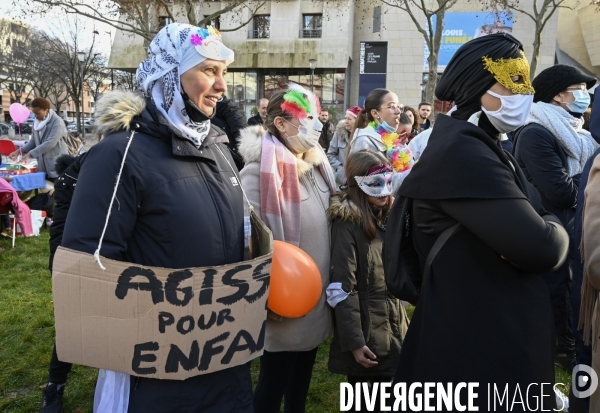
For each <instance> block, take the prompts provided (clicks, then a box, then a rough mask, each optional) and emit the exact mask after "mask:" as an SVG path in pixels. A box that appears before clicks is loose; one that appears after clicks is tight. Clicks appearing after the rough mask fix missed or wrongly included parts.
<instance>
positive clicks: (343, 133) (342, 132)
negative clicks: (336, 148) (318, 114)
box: [335, 119, 350, 142]
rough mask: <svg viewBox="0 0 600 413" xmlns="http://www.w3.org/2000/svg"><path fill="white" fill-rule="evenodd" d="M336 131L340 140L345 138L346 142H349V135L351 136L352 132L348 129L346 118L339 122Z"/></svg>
mask: <svg viewBox="0 0 600 413" xmlns="http://www.w3.org/2000/svg"><path fill="white" fill-rule="evenodd" d="M335 133H336V134H337V137H338V140H343V141H345V142H348V140H349V139H348V137H349V136H350V132H348V131H347V130H346V121H345V120H344V119H342V120H341V121H339V122H338V124H337V126H336V128H335Z"/></svg>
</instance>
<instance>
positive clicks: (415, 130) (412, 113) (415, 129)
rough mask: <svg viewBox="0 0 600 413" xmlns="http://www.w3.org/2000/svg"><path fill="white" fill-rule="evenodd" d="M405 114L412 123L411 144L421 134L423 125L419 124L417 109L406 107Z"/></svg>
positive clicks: (409, 138)
mask: <svg viewBox="0 0 600 413" xmlns="http://www.w3.org/2000/svg"><path fill="white" fill-rule="evenodd" d="M404 113H405V114H406V116H408V117H409V118H410V120H411V121H412V130H411V132H410V135H409V136H408V141H409V142H410V141H412V139H413V138H414V137H415V136H417V135H418V134H419V133H421V124H420V123H419V116H418V115H417V111H416V110H415V109H413V108H411V107H410V106H404Z"/></svg>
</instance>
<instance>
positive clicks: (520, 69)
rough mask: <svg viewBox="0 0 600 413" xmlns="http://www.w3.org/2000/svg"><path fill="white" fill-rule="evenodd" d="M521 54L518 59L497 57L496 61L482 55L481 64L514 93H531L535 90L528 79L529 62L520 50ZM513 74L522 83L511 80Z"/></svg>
mask: <svg viewBox="0 0 600 413" xmlns="http://www.w3.org/2000/svg"><path fill="white" fill-rule="evenodd" d="M521 56H522V57H520V58H518V59H498V60H497V61H494V60H493V59H492V58H490V57H487V56H483V66H484V67H485V69H486V70H487V71H488V72H490V73H491V74H493V75H494V78H495V79H496V80H497V81H498V83H500V84H501V85H502V86H504V87H505V88H507V89H508V90H510V91H511V92H513V93H514V94H515V95H533V94H534V93H535V90H534V89H533V85H532V84H531V80H530V79H529V62H528V61H527V58H526V57H525V53H523V52H521ZM514 76H520V77H521V78H522V79H523V83H521V84H517V83H515V82H513V80H512V78H513V77H514Z"/></svg>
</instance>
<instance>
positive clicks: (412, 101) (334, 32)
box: [110, 0, 558, 106]
mask: <svg viewBox="0 0 600 413" xmlns="http://www.w3.org/2000/svg"><path fill="white" fill-rule="evenodd" d="M375 6H381V30H380V32H378V33H373V8H374V7H375ZM203 7H204V8H205V10H204V13H205V15H208V14H210V13H211V12H214V11H215V10H218V9H220V8H221V7H222V4H221V3H220V2H210V3H205V4H204V6H203ZM520 7H522V8H523V9H525V10H530V9H532V7H533V0H521V2H520ZM450 12H482V6H481V3H479V2H471V1H468V0H458V1H457V3H456V4H455V5H454V6H453V7H452V9H451V10H450ZM303 13H305V14H308V13H323V29H322V37H321V38H320V39H302V38H299V32H300V29H301V27H302V26H301V25H302V14H303ZM258 14H268V15H270V16H271V26H270V34H271V35H270V38H268V39H252V38H251V39H249V38H248V30H252V29H253V25H252V22H250V23H249V24H248V25H247V26H246V27H243V28H241V29H239V30H236V31H233V32H222V34H223V40H224V42H225V44H226V45H227V46H229V47H230V48H232V49H233V50H234V51H235V53H236V56H235V61H234V62H233V64H232V65H231V66H230V70H231V71H252V70H258V71H259V77H260V71H261V70H262V71H263V72H264V71H266V70H268V69H308V68H309V59H311V58H316V59H317V68H319V69H344V70H346V76H347V77H346V83H347V87H346V94H345V103H346V104H347V105H355V104H357V103H358V90H359V52H360V42H362V41H387V42H388V59H387V79H386V87H387V88H388V89H390V90H393V91H394V92H396V93H397V94H398V96H399V98H400V100H401V102H402V103H404V104H406V105H411V106H415V105H418V103H419V102H420V101H421V95H422V86H421V84H422V83H423V73H424V70H423V59H424V40H423V37H422V35H421V34H420V33H419V32H418V31H417V29H416V26H415V25H414V23H413V22H412V20H411V19H410V16H409V15H408V14H407V13H405V12H403V11H402V10H400V9H398V8H395V7H389V6H387V5H385V4H383V3H382V2H380V1H377V0H374V1H360V2H359V1H355V2H353V1H350V0H338V1H323V2H320V1H312V0H282V1H268V2H266V3H265V5H264V6H263V7H262V9H261V10H260V11H259V13H258ZM250 17H251V16H250V12H249V11H248V10H245V11H244V12H243V13H242V14H241V15H238V14H236V13H234V12H229V13H227V14H225V15H223V16H221V18H220V22H221V29H222V30H227V29H232V28H235V27H237V26H238V25H239V22H240V21H245V20H247V19H249V18H250ZM184 20H185V19H184ZM184 20H182V21H184ZM423 20H424V17H423ZM557 23H558V15H557V14H556V13H555V14H554V15H553V17H552V18H551V19H550V21H549V22H548V24H547V26H546V28H545V30H544V33H543V41H542V48H541V51H540V60H539V64H538V73H539V71H541V70H543V69H545V68H546V67H549V66H551V65H552V64H554V59H555V47H556V41H557V36H556V32H557V28H558V27H557ZM513 35H514V36H515V37H517V38H518V39H519V40H520V41H521V42H522V43H523V44H524V47H525V53H526V55H527V57H528V58H529V59H531V56H532V53H533V39H534V22H533V21H532V20H531V19H530V18H529V17H528V16H526V15H524V14H521V13H517V12H515V13H514V23H513ZM142 46H143V41H142V39H141V38H139V37H137V38H132V37H131V36H129V35H126V34H123V33H121V32H117V35H116V36H115V40H114V44H113V51H112V53H111V59H110V67H115V68H116V67H119V68H129V69H130V70H135V68H136V67H137V65H138V64H139V62H140V61H141V60H142V59H143V58H145V52H144V50H143V47H142ZM117 62H118V63H117ZM258 86H259V89H260V86H261V85H260V79H259V85H258ZM259 97H260V96H259Z"/></svg>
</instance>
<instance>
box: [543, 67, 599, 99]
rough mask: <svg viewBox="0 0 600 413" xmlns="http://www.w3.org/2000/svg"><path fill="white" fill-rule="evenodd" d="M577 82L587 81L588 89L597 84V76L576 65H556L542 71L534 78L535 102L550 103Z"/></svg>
mask: <svg viewBox="0 0 600 413" xmlns="http://www.w3.org/2000/svg"><path fill="white" fill-rule="evenodd" d="M577 83H585V84H586V85H587V88H588V89H591V88H593V87H594V85H595V84H596V78H595V77H592V76H588V75H586V74H584V73H583V72H582V71H581V70H579V69H578V68H576V67H573V66H569V65H554V66H551V67H549V68H548V69H545V70H543V71H542V72H540V74H539V75H537V76H536V77H535V79H533V82H532V84H533V88H534V89H535V95H533V101H534V102H544V103H550V102H551V101H552V99H553V98H554V96H556V95H558V94H559V93H560V92H562V91H564V90H566V89H567V88H568V87H569V86H571V85H575V84H577Z"/></svg>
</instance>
